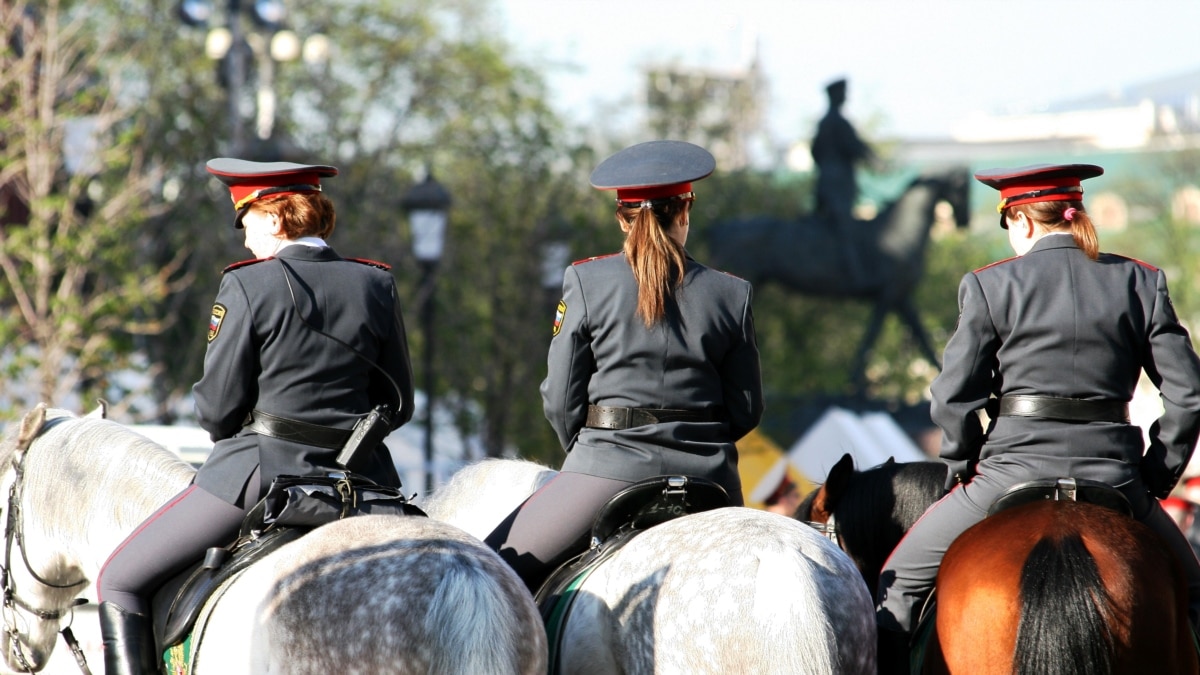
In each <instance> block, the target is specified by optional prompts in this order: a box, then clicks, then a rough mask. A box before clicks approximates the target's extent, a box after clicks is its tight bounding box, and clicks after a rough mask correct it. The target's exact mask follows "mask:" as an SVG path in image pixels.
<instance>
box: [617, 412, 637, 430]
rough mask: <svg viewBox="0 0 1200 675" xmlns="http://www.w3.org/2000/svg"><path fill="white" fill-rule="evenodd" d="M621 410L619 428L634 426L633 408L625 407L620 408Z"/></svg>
mask: <svg viewBox="0 0 1200 675" xmlns="http://www.w3.org/2000/svg"><path fill="white" fill-rule="evenodd" d="M618 410H620V411H621V420H620V426H619V427H617V428H618V429H628V428H630V427H632V426H633V408H629V407H623V408H618Z"/></svg>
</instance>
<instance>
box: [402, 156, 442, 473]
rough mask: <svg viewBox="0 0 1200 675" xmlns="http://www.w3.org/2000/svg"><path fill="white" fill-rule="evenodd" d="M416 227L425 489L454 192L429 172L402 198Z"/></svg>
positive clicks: (430, 464)
mask: <svg viewBox="0 0 1200 675" xmlns="http://www.w3.org/2000/svg"><path fill="white" fill-rule="evenodd" d="M400 207H401V208H402V209H404V211H405V213H407V214H408V224H409V227H410V228H411V229H412V246H413V257H414V258H416V259H417V262H418V263H419V264H420V266H421V290H420V293H419V295H418V300H419V303H420V307H421V309H420V311H421V331H422V332H423V333H424V334H425V354H424V371H425V372H424V379H425V385H424V389H425V492H426V494H428V493H429V492H430V491H432V490H433V433H434V422H433V407H434V406H433V402H434V394H433V388H434V380H433V343H434V337H433V308H434V302H433V291H434V287H435V274H436V272H437V268H438V263H439V262H441V259H442V250H443V248H444V247H445V243H446V221H447V220H448V213H449V210H450V193H449V192H447V191H446V188H444V187H442V184H441V183H438V182H437V181H436V180H434V178H433V174H432V173H431V172H426V174H425V180H423V181H422V182H420V183H418V184H417V185H414V186H413V187H412V188H411V189H410V190H409V191H408V192H407V193H405V195H404V197H403V198H401V200H400Z"/></svg>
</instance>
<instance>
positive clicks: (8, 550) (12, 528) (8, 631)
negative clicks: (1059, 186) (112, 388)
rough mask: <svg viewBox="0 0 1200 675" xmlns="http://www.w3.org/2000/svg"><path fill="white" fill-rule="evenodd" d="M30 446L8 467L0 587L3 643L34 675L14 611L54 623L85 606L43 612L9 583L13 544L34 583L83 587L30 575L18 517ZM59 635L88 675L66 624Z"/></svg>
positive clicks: (46, 425) (50, 423) (80, 601)
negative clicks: (10, 471) (9, 477)
mask: <svg viewBox="0 0 1200 675" xmlns="http://www.w3.org/2000/svg"><path fill="white" fill-rule="evenodd" d="M66 419H69V418H67V417H55V418H53V419H51V420H49V421H47V422H45V423H44V424H43V425H42V426H41V428H40V429H38V435H41V434H42V433H44V432H45V431H46V430H47V429H50V428H51V427H53V426H54V425H56V424H57V423H59V422H60V421H62V420H66ZM32 445H33V443H32V441H30V443H29V445H28V446H26V447H24V448H17V450H16V452H15V453H14V454H13V459H12V467H13V472H14V474H15V475H14V478H13V483H12V485H11V486H10V487H9V489H8V518H6V519H5V524H4V564H3V565H0V585H2V586H3V592H4V599H3V609H4V611H3V615H4V618H3V622H4V626H3V628H4V634H5V636H6V639H7V641H8V642H9V643H10V644H11V647H12V652H13V654H14V655H15V656H16V658H17V661H18V662H19V664H20V666H21V668H23V669H24V671H25V672H29V673H32V672H34V668H33V665H32V664H30V663H29V660H28V659H26V658H25V650H24V649H23V647H22V645H21V634H20V631H19V630H18V629H17V626H16V610H18V609H20V610H24V611H25V612H28V613H29V614H32V615H33V616H35V617H36V618H37V619H38V620H40V621H58V620H61V619H62V618H63V617H65V616H67V615H68V614H70V615H71V616H72V618H73V617H74V609H75V607H77V606H79V605H83V604H86V603H87V599H86V598H77V599H76V600H75V601H74V602H73V603H72V604H71V605H70V606H68V607H67V608H65V609H43V608H41V607H36V606H34V605H31V604H29V603H28V602H26V601H25V600H22V599H21V598H20V597H19V596H17V587H16V584H15V583H14V582H13V578H12V574H10V573H9V570H10V569H12V552H13V548H14V547H13V544H14V543H15V544H16V549H17V550H18V551H19V552H20V553H21V562H22V563H24V565H25V571H27V572H29V574H30V576H32V577H33V578H34V580H36V581H37V582H38V583H40V584H42V585H44V586H48V587H50V588H58V589H66V588H72V587H74V586H79V585H82V584H86V583H87V582H88V580H87V578H86V577H84V578H81V579H80V580H79V581H74V582H71V583H69V584H56V583H54V582H52V581H49V580H47V579H45V578H43V577H42V576H41V575H40V574H38V573H37V572H36V571H34V569H33V567H32V566H31V565H30V564H29V556H28V555H27V554H26V552H25V535H24V530H25V528H24V519H23V518H22V517H21V515H22V514H21V495H22V493H23V489H24V481H25V456H26V454H27V452H28V450H29V447H31V446H32ZM59 633H60V634H61V635H62V636H63V640H64V641H65V642H66V643H67V646H68V647H69V648H70V649H71V653H73V654H74V655H75V662H76V663H78V664H79V667H80V669H82V670H83V672H84V673H85V675H91V671H90V670H89V669H88V666H87V660H86V658H85V657H84V655H83V649H81V648H80V646H79V642H78V641H77V640H76V639H75V634H74V633H73V632H72V631H71V626H70V624H68V625H67V626H66V627H65V628H63V629H62V630H61V631H59Z"/></svg>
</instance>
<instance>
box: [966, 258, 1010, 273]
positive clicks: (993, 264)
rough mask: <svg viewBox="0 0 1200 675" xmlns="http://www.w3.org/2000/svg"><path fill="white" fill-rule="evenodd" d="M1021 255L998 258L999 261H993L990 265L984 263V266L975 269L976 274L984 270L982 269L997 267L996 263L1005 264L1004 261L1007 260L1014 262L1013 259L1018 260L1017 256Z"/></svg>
mask: <svg viewBox="0 0 1200 675" xmlns="http://www.w3.org/2000/svg"><path fill="white" fill-rule="evenodd" d="M1020 257H1021V256H1019V255H1014V256H1013V257H1011V258H1005V259H1004V260H997V261H996V262H994V263H991V264H989V265H984V266H983V267H980V268H979V269H977V270H975V274H979V273H980V272H982V271H984V270H987V269H991V268H993V267H995V266H996V265H1003V264H1004V263H1006V262H1012V261H1014V260H1016V259H1017V258H1020Z"/></svg>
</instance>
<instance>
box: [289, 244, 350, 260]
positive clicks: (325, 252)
mask: <svg viewBox="0 0 1200 675" xmlns="http://www.w3.org/2000/svg"><path fill="white" fill-rule="evenodd" d="M274 257H276V258H284V259H287V260H313V261H318V262H322V261H326V260H341V258H342V257H341V256H340V255H338V254H337V253H336V252H335V251H334V250H333V249H332V248H331V247H329V246H325V247H321V248H317V247H315V246H285V247H283V248H281V249H279V251H278V252H277V253H276V254H275V256H274Z"/></svg>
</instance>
